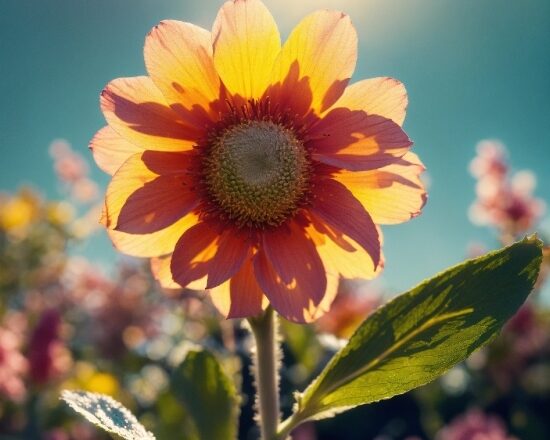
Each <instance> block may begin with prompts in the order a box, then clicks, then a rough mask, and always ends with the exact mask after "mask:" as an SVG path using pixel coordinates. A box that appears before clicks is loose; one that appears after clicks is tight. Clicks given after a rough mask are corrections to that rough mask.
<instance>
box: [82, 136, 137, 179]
mask: <svg viewBox="0 0 550 440" xmlns="http://www.w3.org/2000/svg"><path fill="white" fill-rule="evenodd" d="M90 149H91V150H92V153H93V155H94V160H95V161H96V163H97V165H98V166H99V168H101V169H102V170H103V171H105V172H106V173H109V174H111V175H113V174H115V172H116V171H117V170H118V169H119V168H120V166H121V165H122V164H123V163H124V162H126V160H127V159H128V158H129V157H130V156H132V155H133V154H135V153H139V152H140V151H143V148H141V147H138V146H136V145H134V144H131V143H130V142H128V141H127V140H126V139H124V138H123V137H122V136H120V135H119V134H117V132H116V131H114V130H113V129H112V128H111V127H109V126H107V127H103V128H102V129H101V130H99V131H98V132H97V133H96V134H95V136H94V137H93V139H92V140H91V141H90Z"/></svg>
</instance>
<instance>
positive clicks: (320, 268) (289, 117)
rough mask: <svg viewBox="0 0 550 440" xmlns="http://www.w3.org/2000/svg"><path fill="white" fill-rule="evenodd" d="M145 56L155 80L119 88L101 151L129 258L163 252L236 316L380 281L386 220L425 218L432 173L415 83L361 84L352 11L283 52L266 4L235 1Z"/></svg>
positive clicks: (172, 27) (168, 269) (172, 279)
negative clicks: (415, 130) (418, 129)
mask: <svg viewBox="0 0 550 440" xmlns="http://www.w3.org/2000/svg"><path fill="white" fill-rule="evenodd" d="M144 52H145V64H146V67H147V71H148V74H149V76H141V77H133V78H119V79H116V80H114V81H112V82H110V83H109V84H108V85H107V87H106V88H105V89H104V90H103V92H102V94H101V108H102V111H103V114H104V116H105V118H106V120H107V123H108V126H107V127H105V128H103V129H102V130H100V131H99V132H98V133H97V135H96V136H95V137H94V139H93V140H92V142H91V148H92V150H93V153H94V157H95V160H96V162H97V163H98V165H99V166H100V167H101V168H102V169H103V170H105V171H106V172H108V173H110V174H112V175H113V178H112V180H111V183H110V185H109V187H108V189H107V195H106V200H105V208H104V213H103V219H102V221H103V224H104V225H105V226H106V227H107V228H108V231H109V235H110V237H111V239H112V241H113V243H114V244H115V246H116V247H117V248H118V249H119V250H121V251H122V252H125V253H127V254H130V255H134V256H138V257H149V258H152V268H153V271H154V273H155V275H156V277H157V278H158V279H159V280H160V282H161V284H163V285H164V286H166V287H178V286H182V287H189V288H193V289H209V290H210V293H211V297H212V300H213V301H214V303H215V304H216V306H217V307H218V308H219V309H220V311H221V312H222V313H224V314H225V315H226V316H228V317H247V316H253V315H257V314H259V313H260V312H261V311H262V309H263V308H265V307H266V305H267V304H268V303H271V304H272V305H273V307H274V308H275V309H276V310H277V311H278V312H279V313H280V314H281V315H282V316H284V317H285V318H287V319H289V320H292V321H295V322H309V321H312V320H314V319H317V318H318V317H319V316H321V315H322V314H323V313H325V312H326V311H327V310H328V309H329V308H330V304H331V302H332V300H333V299H334V296H335V294H336V289H337V286H338V280H339V278H340V277H345V278H356V277H361V278H373V277H375V276H377V275H378V273H379V272H380V270H381V269H382V267H383V257H382V252H381V244H382V235H381V231H380V228H379V227H378V226H377V225H379V224H395V223H400V222H404V221H407V220H409V219H410V218H412V217H414V216H416V215H418V214H419V213H420V211H421V209H422V207H423V205H424V203H425V200H426V193H425V189H424V186H423V184H422V182H421V181H420V179H419V175H420V173H421V172H422V171H423V169H424V167H423V165H422V163H421V162H420V160H419V159H418V157H417V156H416V155H415V154H413V153H411V152H410V151H409V150H410V147H411V145H412V142H411V141H410V140H409V138H408V136H407V135H406V133H405V132H404V131H403V130H402V128H401V124H402V123H403V120H404V118H405V109H406V106H407V94H406V91H405V88H404V86H403V84H401V83H400V82H399V81H397V80H395V79H392V78H373V79H368V80H363V81H359V82H357V83H355V84H353V85H351V86H348V83H349V80H350V78H351V75H352V73H353V71H354V69H355V64H356V60H357V34H356V31H355V28H354V27H353V25H352V23H351V20H350V18H349V17H348V16H347V15H345V14H343V13H341V12H338V11H326V10H323V11H318V12H314V13H313V14H311V15H309V16H307V17H306V18H305V19H303V20H302V21H301V22H300V23H299V24H298V26H297V27H296V28H295V29H294V31H293V32H292V33H291V34H290V36H289V38H288V39H287V41H286V42H285V43H284V44H281V39H280V36H279V30H278V28H277V25H276V24H275V21H274V20H273V17H272V16H271V14H270V12H269V11H268V10H267V8H266V7H265V6H264V4H263V3H262V2H261V1H259V0H233V1H228V2H226V3H225V4H224V5H223V6H222V8H221V9H220V11H219V13H218V16H217V18H216V20H215V22H214V25H213V28H212V32H209V31H207V30H205V29H202V28H200V27H198V26H195V25H193V24H190V23H183V22H179V21H173V20H168V21H163V22H161V23H160V24H159V25H158V26H156V27H155V28H153V29H152V31H151V32H150V33H149V34H148V36H147V38H146V41H145V50H144Z"/></svg>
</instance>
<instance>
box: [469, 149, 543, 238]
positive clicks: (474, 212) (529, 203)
mask: <svg viewBox="0 0 550 440" xmlns="http://www.w3.org/2000/svg"><path fill="white" fill-rule="evenodd" d="M477 151H478V154H477V156H476V157H475V158H474V159H473V160H472V162H471V164H470V172H471V173H472V175H473V176H474V177H475V178H476V179H477V185H476V194H477V200H476V201H475V202H474V203H473V204H472V205H471V207H470V218H471V220H472V221H473V222H474V223H476V224H479V225H491V226H494V227H496V228H497V229H499V231H500V232H501V233H502V234H503V237H508V238H506V240H507V241H508V240H510V239H513V238H514V237H516V236H518V235H520V234H522V233H525V232H526V231H528V230H530V229H531V228H532V227H533V226H534V225H535V223H536V222H537V221H538V220H539V219H540V217H541V216H542V214H543V213H544V210H545V205H544V202H543V201H542V200H540V199H537V198H535V197H534V196H533V191H534V189H535V186H536V177H535V175H534V174H533V173H532V172H530V171H519V172H517V173H515V174H514V175H513V176H512V177H511V178H510V176H509V167H508V163H507V159H506V149H505V147H504V145H503V144H501V143H500V142H498V141H490V140H485V141H481V142H480V143H479V144H478V146H477Z"/></svg>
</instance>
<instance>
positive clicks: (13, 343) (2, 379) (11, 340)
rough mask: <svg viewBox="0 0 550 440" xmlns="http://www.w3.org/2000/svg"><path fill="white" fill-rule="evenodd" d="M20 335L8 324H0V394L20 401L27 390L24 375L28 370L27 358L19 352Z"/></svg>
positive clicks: (20, 344)
mask: <svg viewBox="0 0 550 440" xmlns="http://www.w3.org/2000/svg"><path fill="white" fill-rule="evenodd" d="M22 342H23V341H22V337H21V335H20V334H19V333H18V332H17V331H14V330H13V329H11V328H9V327H8V326H4V323H3V325H2V326H0V396H2V397H4V398H6V399H8V400H13V401H15V402H19V403H20V402H22V401H23V400H24V399H25V396H26V394H27V390H26V387H25V382H24V376H25V375H26V373H27V371H28V364H27V360H26V359H25V357H24V356H23V354H21V351H20V350H21V346H22Z"/></svg>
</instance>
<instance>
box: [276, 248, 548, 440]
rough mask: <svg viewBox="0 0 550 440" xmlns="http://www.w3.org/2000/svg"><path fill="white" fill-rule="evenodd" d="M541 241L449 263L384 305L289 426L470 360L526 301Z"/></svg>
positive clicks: (400, 389) (306, 396)
mask: <svg viewBox="0 0 550 440" xmlns="http://www.w3.org/2000/svg"><path fill="white" fill-rule="evenodd" d="M541 248H542V243H541V242H540V240H538V239H536V238H528V239H525V240H523V241H521V242H518V243H515V244H514V245H512V246H510V247H507V248H504V249H502V250H499V251H496V252H492V253H490V254H487V255H485V256H483V257H480V258H476V259H474V260H470V261H467V262H464V263H462V264H459V265H457V266H455V267H453V268H451V269H448V270H446V271H445V272H443V273H441V274H439V275H437V276H436V277H434V278H432V279H431V280H428V281H425V282H423V283H422V284H420V285H419V286H417V287H416V288H414V289H413V290H411V291H409V292H408V293H405V294H403V295H401V296H399V297H397V298H395V299H394V300H392V301H390V302H389V303H388V304H386V305H385V306H384V307H382V308H380V309H379V310H378V311H376V312H375V313H374V314H373V315H371V316H370V317H369V318H368V319H367V320H365V321H364V322H363V324H361V326H360V327H359V328H358V329H357V331H356V332H355V334H354V335H353V336H352V337H351V339H350V340H349V342H348V344H347V345H346V346H345V347H344V348H343V349H342V350H340V352H338V353H337V354H336V355H335V356H334V357H333V358H332V360H331V361H330V362H329V364H328V365H327V366H326V367H325V369H324V370H323V371H322V372H321V374H320V375H319V376H318V377H317V379H315V380H314V381H313V383H312V384H311V385H310V386H309V387H308V388H307V389H306V390H305V392H304V393H303V394H302V395H299V396H298V397H297V400H298V403H297V405H296V411H295V414H294V415H293V416H292V417H291V418H290V419H289V420H287V421H286V422H285V423H284V424H283V428H282V432H285V431H286V433H288V432H289V431H290V430H291V429H292V427H295V426H297V425H298V424H299V423H301V422H303V421H304V420H308V419H322V418H326V417H330V416H331V415H334V414H336V413H338V412H341V411H345V410H346V409H349V408H353V407H355V406H358V405H363V404H367V403H371V402H376V401H379V400H382V399H387V398H390V397H392V396H395V395H397V394H402V393H405V392H407V391H409V390H412V389H414V388H416V387H419V386H421V385H424V384H426V383H428V382H430V381H432V380H434V379H435V378H437V377H438V376H440V375H441V374H443V373H444V372H445V371H447V370H448V369H449V368H451V367H452V366H453V365H455V364H457V363H459V362H461V361H463V360H464V359H466V358H467V357H468V356H469V355H470V354H471V353H472V352H473V351H474V350H476V349H477V348H479V347H481V346H482V345H484V344H486V343H487V342H488V341H489V340H490V339H491V338H493V337H494V336H495V335H496V334H497V332H498V331H499V330H500V328H501V327H502V325H503V324H504V323H505V322H506V321H507V320H508V319H509V318H510V317H511V316H512V315H513V314H514V313H515V312H516V310H517V309H518V308H519V307H520V306H521V304H522V303H523V302H524V301H525V299H526V297H527V295H528V294H529V292H530V291H531V290H532V288H533V285H534V283H535V281H536V279H537V275H538V272H539V268H540V263H541ZM280 438H284V436H280Z"/></svg>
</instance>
